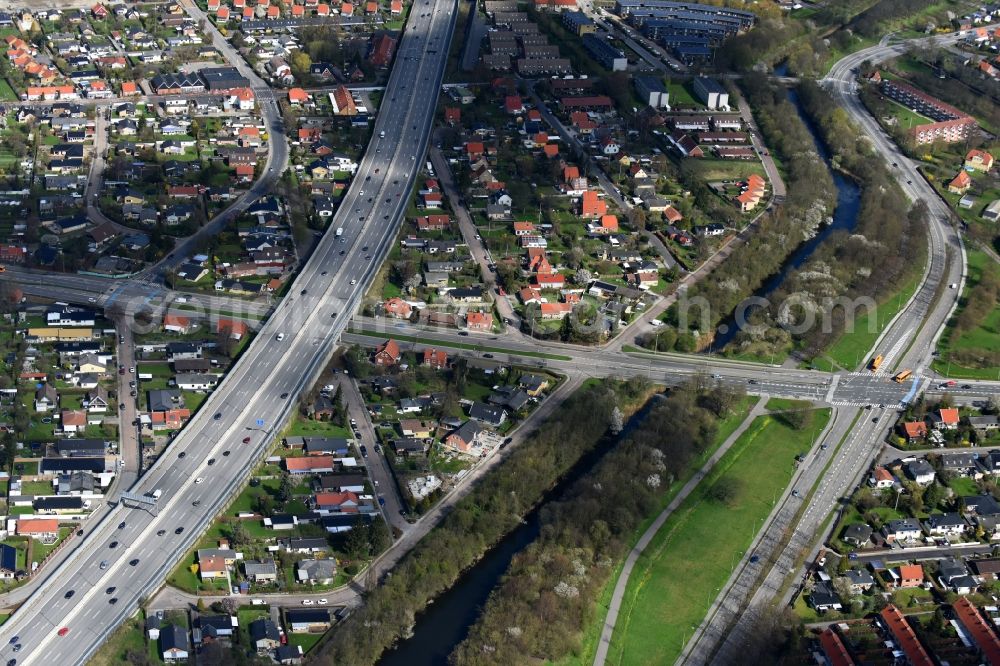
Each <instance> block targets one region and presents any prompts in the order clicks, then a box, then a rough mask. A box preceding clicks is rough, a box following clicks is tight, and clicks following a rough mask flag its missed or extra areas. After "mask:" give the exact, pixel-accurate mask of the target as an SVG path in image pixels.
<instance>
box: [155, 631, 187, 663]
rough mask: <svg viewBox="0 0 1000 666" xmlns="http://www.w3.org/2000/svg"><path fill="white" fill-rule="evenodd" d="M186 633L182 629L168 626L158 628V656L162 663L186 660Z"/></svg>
mask: <svg viewBox="0 0 1000 666" xmlns="http://www.w3.org/2000/svg"><path fill="white" fill-rule="evenodd" d="M188 654H189V652H188V633H187V630H186V629H185V628H184V627H180V626H178V625H176V624H168V625H167V626H165V627H160V656H161V657H163V661H179V660H181V659H187V658H188Z"/></svg>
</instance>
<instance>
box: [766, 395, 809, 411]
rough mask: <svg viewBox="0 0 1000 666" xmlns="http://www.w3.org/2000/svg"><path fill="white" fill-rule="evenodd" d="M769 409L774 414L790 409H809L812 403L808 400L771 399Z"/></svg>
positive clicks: (768, 402)
mask: <svg viewBox="0 0 1000 666" xmlns="http://www.w3.org/2000/svg"><path fill="white" fill-rule="evenodd" d="M766 407H767V409H768V410H770V411H772V412H781V411H786V410H789V409H809V408H811V407H812V403H811V402H809V401H808V400H793V399H791V398H771V399H770V400H768V401H767V405H766Z"/></svg>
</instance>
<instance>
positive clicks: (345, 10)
mask: <svg viewBox="0 0 1000 666" xmlns="http://www.w3.org/2000/svg"><path fill="white" fill-rule="evenodd" d="M340 15H341V16H354V5H353V4H351V3H350V2H344V3H341V5H340Z"/></svg>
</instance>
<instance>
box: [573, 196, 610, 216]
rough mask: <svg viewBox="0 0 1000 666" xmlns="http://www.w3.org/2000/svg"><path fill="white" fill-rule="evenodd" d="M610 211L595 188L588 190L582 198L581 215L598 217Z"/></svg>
mask: <svg viewBox="0 0 1000 666" xmlns="http://www.w3.org/2000/svg"><path fill="white" fill-rule="evenodd" d="M607 212H608V206H607V204H606V203H605V202H604V200H603V199H601V198H600V197H599V196H598V195H597V192H595V191H594V190H587V191H586V192H584V193H583V196H582V197H581V198H580V216H581V217H589V218H598V217H601V216H602V215H604V214H605V213H607Z"/></svg>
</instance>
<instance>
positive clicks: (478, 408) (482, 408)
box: [469, 402, 507, 428]
mask: <svg viewBox="0 0 1000 666" xmlns="http://www.w3.org/2000/svg"><path fill="white" fill-rule="evenodd" d="M469 418H471V419H474V420H476V421H480V422H482V423H488V424H489V425H491V426H493V427H494V428H498V427H500V426H501V425H503V423H504V422H505V421H506V420H507V411H506V410H505V409H503V408H502V407H498V406H496V405H488V404H486V403H483V402H474V403H472V407H470V408H469Z"/></svg>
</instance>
